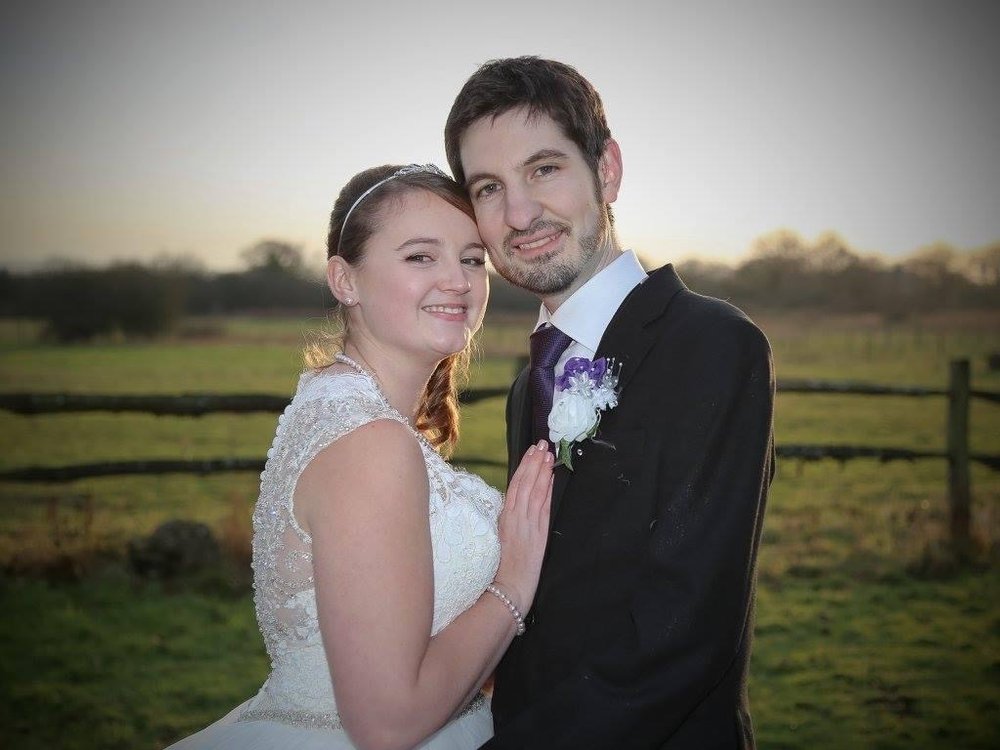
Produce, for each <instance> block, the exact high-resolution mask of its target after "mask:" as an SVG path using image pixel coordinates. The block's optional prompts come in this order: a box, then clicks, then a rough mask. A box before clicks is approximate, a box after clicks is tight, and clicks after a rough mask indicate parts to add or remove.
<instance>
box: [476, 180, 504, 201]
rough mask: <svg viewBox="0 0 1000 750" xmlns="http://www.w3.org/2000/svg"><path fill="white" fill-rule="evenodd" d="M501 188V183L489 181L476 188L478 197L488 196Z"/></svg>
mask: <svg viewBox="0 0 1000 750" xmlns="http://www.w3.org/2000/svg"><path fill="white" fill-rule="evenodd" d="M499 189H500V185H499V183H496V182H487V183H486V184H484V185H482V186H481V187H480V188H478V189H477V190H476V198H488V197H490V196H491V195H493V194H494V193H495V192H497V191H498V190H499Z"/></svg>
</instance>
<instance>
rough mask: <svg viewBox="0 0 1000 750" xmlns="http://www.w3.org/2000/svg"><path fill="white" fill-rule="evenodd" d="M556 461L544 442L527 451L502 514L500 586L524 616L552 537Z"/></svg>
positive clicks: (498, 582) (498, 572)
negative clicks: (553, 485)
mask: <svg viewBox="0 0 1000 750" xmlns="http://www.w3.org/2000/svg"><path fill="white" fill-rule="evenodd" d="M553 462H554V459H553V457H552V453H551V452H550V451H549V450H548V444H547V443H546V442H545V441H544V440H542V441H539V442H538V443H537V444H536V445H533V446H531V447H530V448H528V450H527V452H526V453H525V454H524V458H522V459H521V463H520V465H519V466H518V467H517V471H515V472H514V476H512V477H511V479H510V484H509V485H508V487H507V494H506V496H505V499H504V505H503V510H502V511H501V513H500V521H499V532H500V567H499V569H498V570H497V585H498V586H499V587H500V588H501V589H503V590H504V591H505V592H506V593H507V595H508V596H509V597H511V599H513V600H514V604H515V605H516V606H517V607H518V609H519V610H520V611H521V612H522V613H524V612H527V611H528V610H529V609H530V608H531V603H532V601H533V600H534V598H535V589H536V588H537V587H538V574H539V571H540V570H541V567H542V558H543V557H544V556H545V544H546V542H547V541H548V538H549V509H550V504H551V502H552V476H553V474H552V469H553Z"/></svg>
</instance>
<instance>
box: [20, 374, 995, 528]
mask: <svg viewBox="0 0 1000 750" xmlns="http://www.w3.org/2000/svg"><path fill="white" fill-rule="evenodd" d="M777 390H778V392H779V393H799V394H838V395H846V394H849V395H862V396H906V397H930V396H935V397H941V396H945V397H947V398H948V420H947V425H946V427H947V438H946V442H947V448H946V450H944V451H917V450H910V449H908V448H893V447H875V446H864V445H779V446H777V449H776V450H777V454H778V456H779V457H780V458H794V459H799V460H804V461H818V460H821V459H826V458H831V459H834V460H838V461H847V460H852V459H857V458H874V459H877V460H879V461H913V460H917V459H928V458H935V459H946V460H947V461H948V495H949V503H950V511H951V530H952V536H953V538H954V539H956V540H967V539H968V538H969V536H970V530H969V522H970V502H971V482H970V476H969V464H970V462H973V461H974V462H977V463H980V464H983V465H985V466H987V467H989V468H991V469H994V470H998V471H1000V456H998V455H987V454H983V453H972V452H970V450H969V406H970V402H971V400H972V399H973V398H978V399H981V400H984V401H989V402H992V403H1000V392H996V391H984V390H978V389H976V390H974V389H972V387H971V383H970V376H969V361H968V360H964V359H963V360H955V361H953V362H952V363H951V367H950V377H949V383H948V387H947V388H926V387H920V386H899V385H882V384H877V383H858V382H852V381H831V380H779V381H778V384H777ZM506 393H507V389H506V388H477V389H468V390H464V391H462V392H461V394H460V396H459V398H460V401H461V402H462V403H463V404H472V403H476V402H478V401H482V400H485V399H490V398H497V397H500V396H503V395H505V394H506ZM288 402H289V398H288V397H287V396H275V395H269V394H239V395H221V394H211V393H187V394H181V395H174V396H164V395H128V396H124V395H98V394H79V393H7V394H0V410H5V411H8V412H12V413H14V414H21V415H29V416H35V415H43V414H62V413H69V412H93V411H101V412H119V413H120V412H141V413H145V414H154V415H158V416H187V417H200V416H204V415H206V414H215V413H230V414H248V413H255V412H272V413H273V412H281V411H283V410H284V408H285V407H286V406H287V405H288ZM452 460H453V461H454V463H456V464H463V465H472V466H498V467H503V466H506V463H505V462H502V461H496V460H493V459H488V458H482V457H477V456H456V457H454V458H453V459H452ZM263 468H264V459H263V458H259V457H254V458H207V459H195V460H183V459H157V460H138V461H105V462H96V463H88V464H77V465H72V466H26V467H21V468H16V469H7V470H5V471H0V481H3V480H5V481H15V482H73V481H76V480H78V479H87V478H92V477H107V476H126V475H137V474H177V473H182V474H212V473H217V472H230V471H258V472H259V471H262V470H263Z"/></svg>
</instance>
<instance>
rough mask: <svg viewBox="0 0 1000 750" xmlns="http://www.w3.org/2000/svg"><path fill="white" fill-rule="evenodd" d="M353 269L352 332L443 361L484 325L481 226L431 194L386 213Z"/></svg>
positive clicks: (405, 199) (420, 193)
mask: <svg viewBox="0 0 1000 750" xmlns="http://www.w3.org/2000/svg"><path fill="white" fill-rule="evenodd" d="M380 218H381V221H380V225H381V226H380V228H379V229H378V230H377V231H376V232H375V233H374V234H373V235H372V236H371V237H370V238H369V239H368V241H367V243H365V251H364V258H363V260H362V261H361V263H359V264H358V265H357V266H355V267H354V268H353V269H352V273H353V274H354V284H355V289H356V292H357V294H356V298H357V300H358V303H357V305H356V306H355V307H354V308H353V309H352V319H351V330H352V333H356V334H360V335H364V336H366V337H369V338H370V339H372V340H373V341H374V342H375V343H377V344H379V345H380V346H382V347H388V348H391V349H394V350H399V351H402V352H405V353H407V354H410V355H417V356H421V357H429V358H432V359H434V360H440V359H443V358H444V357H447V356H448V355H450V354H454V353H455V352H459V351H461V350H462V349H464V348H465V347H466V346H467V345H468V343H469V341H470V340H471V338H472V335H473V334H474V333H475V332H476V331H477V330H478V329H479V327H480V325H482V322H483V314H484V312H485V309H486V299H487V296H488V294H489V279H488V277H487V274H486V266H485V262H486V248H485V246H484V245H483V243H482V240H480V238H479V231H478V229H477V228H476V223H475V222H474V221H473V220H472V219H470V218H469V217H468V216H466V215H465V214H464V213H462V212H461V211H460V210H458V209H457V208H455V207H454V206H452V205H450V204H449V203H447V202H446V201H444V200H443V199H441V198H439V197H438V196H436V195H434V194H433V193H431V192H429V191H426V190H411V191H409V192H407V193H405V194H404V195H403V196H402V197H401V198H400V199H399V200H396V201H391V202H389V203H388V204H387V205H386V206H385V208H384V209H383V213H382V215H381V217H380Z"/></svg>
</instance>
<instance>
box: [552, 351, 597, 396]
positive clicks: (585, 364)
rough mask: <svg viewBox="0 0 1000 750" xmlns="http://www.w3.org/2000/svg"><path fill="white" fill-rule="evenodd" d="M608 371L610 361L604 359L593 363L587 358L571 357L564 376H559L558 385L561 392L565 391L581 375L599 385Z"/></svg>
mask: <svg viewBox="0 0 1000 750" xmlns="http://www.w3.org/2000/svg"><path fill="white" fill-rule="evenodd" d="M607 369H608V361H607V360H606V359H605V358H604V357H601V358H600V359H595V360H594V361H593V362H591V361H590V360H589V359H587V358H586V357H571V358H570V359H568V360H567V361H566V366H565V367H564V368H563V374H562V375H560V376H559V380H558V381H557V382H556V385H557V386H558V387H559V390H561V391H564V390H566V389H567V388H569V387H570V386H571V385H572V384H573V379H574V378H578V377H579V376H581V375H582V376H585V377H586V378H587V379H588V380H590V381H591V383H592V384H594V385H597V384H598V383H600V382H601V378H603V377H604V373H605V372H606V371H607Z"/></svg>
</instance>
